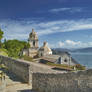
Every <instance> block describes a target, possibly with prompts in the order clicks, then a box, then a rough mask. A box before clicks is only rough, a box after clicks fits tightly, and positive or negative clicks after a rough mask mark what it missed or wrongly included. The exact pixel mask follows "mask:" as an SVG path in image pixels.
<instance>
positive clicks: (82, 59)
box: [71, 52, 92, 68]
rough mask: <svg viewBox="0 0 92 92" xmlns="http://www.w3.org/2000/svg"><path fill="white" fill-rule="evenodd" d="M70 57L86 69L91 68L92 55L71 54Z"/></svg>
mask: <svg viewBox="0 0 92 92" xmlns="http://www.w3.org/2000/svg"><path fill="white" fill-rule="evenodd" d="M71 55H72V57H73V58H74V59H75V60H76V61H77V62H79V63H80V64H82V65H84V66H86V67H87V68H92V53H79V52H78V53H71Z"/></svg>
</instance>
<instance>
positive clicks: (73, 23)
mask: <svg viewBox="0 0 92 92" xmlns="http://www.w3.org/2000/svg"><path fill="white" fill-rule="evenodd" d="M0 26H1V28H2V29H3V30H4V32H5V37H6V38H7V39H13V38H15V39H20V40H23V39H27V38H28V35H29V33H30V32H31V30H32V28H34V29H35V31H36V32H37V33H38V35H39V36H41V35H48V34H53V33H57V32H69V31H78V30H82V31H86V30H88V29H92V19H91V18H89V19H80V20H59V21H49V22H39V21H33V20H24V21H13V20H8V21H0Z"/></svg>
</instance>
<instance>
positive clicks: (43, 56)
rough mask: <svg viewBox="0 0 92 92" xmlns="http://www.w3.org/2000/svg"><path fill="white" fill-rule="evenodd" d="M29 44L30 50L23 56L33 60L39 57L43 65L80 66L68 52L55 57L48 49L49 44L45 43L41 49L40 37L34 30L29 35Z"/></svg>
mask: <svg viewBox="0 0 92 92" xmlns="http://www.w3.org/2000/svg"><path fill="white" fill-rule="evenodd" d="M28 43H29V44H30V48H29V49H24V50H23V51H22V54H23V55H27V56H29V57H32V58H35V57H39V58H40V62H41V63H45V62H52V63H55V64H67V65H76V64H79V63H78V62H76V61H75V60H74V59H73V58H72V57H71V55H70V54H69V53H68V52H62V53H61V54H60V55H54V54H53V53H52V50H51V49H50V48H49V47H48V45H47V42H44V43H43V46H42V47H40V48H39V40H38V36H37V33H36V32H35V31H34V29H32V32H31V33H30V34H29V38H28Z"/></svg>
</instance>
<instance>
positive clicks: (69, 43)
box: [58, 40, 92, 48]
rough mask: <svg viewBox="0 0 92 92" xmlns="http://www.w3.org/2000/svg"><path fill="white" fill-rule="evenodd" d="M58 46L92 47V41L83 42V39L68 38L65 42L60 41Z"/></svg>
mask: <svg viewBox="0 0 92 92" xmlns="http://www.w3.org/2000/svg"><path fill="white" fill-rule="evenodd" d="M58 46H59V47H60V48H83V47H84V48H85V47H92V42H87V43H85V42H81V41H73V40H66V41H64V42H62V41H60V42H58Z"/></svg>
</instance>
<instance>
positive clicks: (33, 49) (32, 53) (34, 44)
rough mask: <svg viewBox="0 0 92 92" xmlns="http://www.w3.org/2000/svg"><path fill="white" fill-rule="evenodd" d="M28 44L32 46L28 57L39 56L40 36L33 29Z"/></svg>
mask: <svg viewBox="0 0 92 92" xmlns="http://www.w3.org/2000/svg"><path fill="white" fill-rule="evenodd" d="M28 42H29V44H30V48H29V51H28V56H30V57H35V56H36V55H37V54H38V48H39V46H38V36H37V34H36V32H35V31H34V29H32V32H31V33H30V34H29V39H28Z"/></svg>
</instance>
